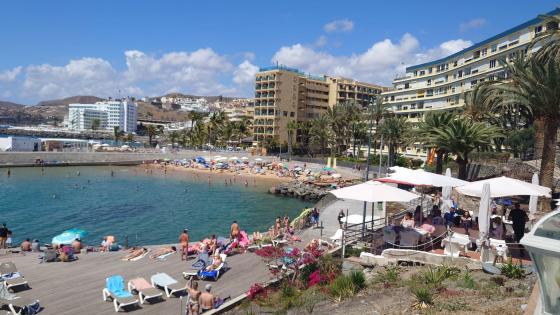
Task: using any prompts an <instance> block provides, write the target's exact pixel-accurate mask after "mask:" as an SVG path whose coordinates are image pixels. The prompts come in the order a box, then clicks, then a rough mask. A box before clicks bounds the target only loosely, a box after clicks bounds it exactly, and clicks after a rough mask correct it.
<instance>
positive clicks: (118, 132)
mask: <svg viewBox="0 0 560 315" xmlns="http://www.w3.org/2000/svg"><path fill="white" fill-rule="evenodd" d="M123 135H124V131H122V130H121V128H120V127H119V126H115V127H113V137H114V139H115V145H118V144H119V140H120V139H121V138H122V136H123Z"/></svg>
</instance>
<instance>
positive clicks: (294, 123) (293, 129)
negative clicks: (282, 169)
mask: <svg viewBox="0 0 560 315" xmlns="http://www.w3.org/2000/svg"><path fill="white" fill-rule="evenodd" d="M286 129H287V131H288V159H289V160H291V159H292V142H293V140H294V132H296V131H297V129H298V123H297V121H295V120H291V119H290V121H288V124H287V125H286Z"/></svg>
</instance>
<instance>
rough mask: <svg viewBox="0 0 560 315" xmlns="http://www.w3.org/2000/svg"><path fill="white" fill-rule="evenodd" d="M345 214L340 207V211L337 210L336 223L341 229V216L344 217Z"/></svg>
mask: <svg viewBox="0 0 560 315" xmlns="http://www.w3.org/2000/svg"><path fill="white" fill-rule="evenodd" d="M345 216H346V215H345V214H344V210H342V209H340V212H338V217H337V219H338V224H339V225H340V228H341V229H342V218H344V217H345Z"/></svg>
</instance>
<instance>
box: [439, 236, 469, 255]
mask: <svg viewBox="0 0 560 315" xmlns="http://www.w3.org/2000/svg"><path fill="white" fill-rule="evenodd" d="M470 242H471V240H470V237H469V236H468V235H466V234H461V233H453V235H452V236H451V237H449V236H448V237H446V238H444V239H442V240H441V245H443V246H444V249H443V253H444V254H445V255H450V256H453V257H459V254H460V252H461V251H463V252H466V251H467V245H469V244H470Z"/></svg>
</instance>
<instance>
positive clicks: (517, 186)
mask: <svg viewBox="0 0 560 315" xmlns="http://www.w3.org/2000/svg"><path fill="white" fill-rule="evenodd" d="M485 183H488V184H489V185H490V197H491V198H500V197H508V196H539V197H550V188H548V187H544V186H540V185H535V184H531V183H527V182H524V181H522V180H518V179H514V178H509V177H505V176H502V177H495V178H490V179H484V180H479V181H476V182H472V183H468V184H467V185H465V186H461V187H457V188H455V189H456V190H457V191H458V192H459V193H461V194H463V195H467V196H473V197H481V196H482V188H483V186H484V184H485Z"/></svg>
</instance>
